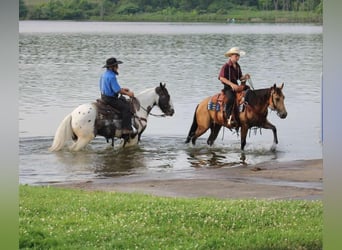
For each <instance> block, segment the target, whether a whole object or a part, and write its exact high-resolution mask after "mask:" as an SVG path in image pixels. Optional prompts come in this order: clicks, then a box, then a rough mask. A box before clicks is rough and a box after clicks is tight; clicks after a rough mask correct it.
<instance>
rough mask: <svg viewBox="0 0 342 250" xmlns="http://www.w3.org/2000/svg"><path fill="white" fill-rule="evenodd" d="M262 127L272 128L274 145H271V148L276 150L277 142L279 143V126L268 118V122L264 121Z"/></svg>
mask: <svg viewBox="0 0 342 250" xmlns="http://www.w3.org/2000/svg"><path fill="white" fill-rule="evenodd" d="M262 128H264V129H272V132H273V145H272V147H271V150H272V151H274V150H275V148H276V144H278V136H277V128H276V127H275V126H274V125H273V124H272V123H270V122H269V121H268V120H266V122H265V123H264V125H263V126H262Z"/></svg>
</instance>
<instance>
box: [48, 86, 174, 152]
mask: <svg viewBox="0 0 342 250" xmlns="http://www.w3.org/2000/svg"><path fill="white" fill-rule="evenodd" d="M121 98H124V97H121ZM131 102H132V105H133V108H132V109H133V110H134V111H135V114H134V117H133V124H134V126H135V127H136V128H137V134H136V135H134V136H131V137H129V138H126V139H125V140H124V143H122V146H123V147H127V146H132V145H136V144H137V143H138V142H139V140H140V137H141V134H142V133H143V132H144V130H145V128H146V126H147V117H148V116H149V114H150V112H151V110H152V109H153V107H155V106H158V107H159V108H160V109H161V111H162V112H163V113H164V115H163V116H172V115H173V114H174V112H175V111H174V108H173V104H172V101H171V97H170V95H169V92H168V90H167V89H166V87H165V84H163V83H160V84H159V85H158V86H157V87H155V88H149V89H146V90H144V91H142V92H141V93H139V94H137V95H136V97H135V98H133V99H131ZM118 112H119V111H115V110H114V109H113V108H112V107H111V106H110V105H106V104H104V103H102V101H100V100H97V102H93V103H88V104H82V105H80V106H78V107H77V108H76V109H74V110H73V111H72V112H71V113H70V114H68V115H67V116H66V117H65V118H64V119H63V121H62V122H61V124H60V125H59V126H58V128H57V130H56V133H55V136H54V140H53V143H52V146H51V147H50V148H49V150H50V151H58V150H61V149H62V148H63V147H64V145H65V144H66V143H67V142H68V141H71V139H72V140H73V141H74V142H73V143H72V145H71V146H70V147H69V149H70V150H71V151H79V150H81V149H83V148H84V147H85V146H86V145H87V144H88V143H89V142H90V141H91V140H93V139H94V138H95V136H97V135H101V136H103V137H105V138H106V139H107V142H108V140H109V139H112V146H114V144H113V140H114V137H116V138H122V128H121V116H120V114H119V113H118Z"/></svg>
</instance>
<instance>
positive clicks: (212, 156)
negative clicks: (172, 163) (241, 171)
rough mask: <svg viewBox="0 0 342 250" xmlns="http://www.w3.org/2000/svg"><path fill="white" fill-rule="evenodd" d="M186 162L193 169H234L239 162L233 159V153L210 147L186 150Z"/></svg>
mask: <svg viewBox="0 0 342 250" xmlns="http://www.w3.org/2000/svg"><path fill="white" fill-rule="evenodd" d="M186 153H187V154H188V158H187V160H188V162H189V164H190V166H191V167H194V168H203V167H205V168H222V167H234V166H237V165H240V163H241V162H239V161H236V159H235V158H234V155H235V153H234V151H233V150H231V151H228V152H227V149H225V148H216V147H214V148H212V147H209V146H208V147H199V148H198V147H194V148H189V149H188V150H186Z"/></svg>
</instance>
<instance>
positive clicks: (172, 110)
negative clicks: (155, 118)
mask: <svg viewBox="0 0 342 250" xmlns="http://www.w3.org/2000/svg"><path fill="white" fill-rule="evenodd" d="M174 113H175V110H174V109H170V110H169V111H168V112H166V113H165V115H167V116H173V114H174Z"/></svg>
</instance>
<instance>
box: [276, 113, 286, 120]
mask: <svg viewBox="0 0 342 250" xmlns="http://www.w3.org/2000/svg"><path fill="white" fill-rule="evenodd" d="M278 116H279V117H280V118H281V119H285V118H286V116H287V112H286V111H284V112H281V113H278Z"/></svg>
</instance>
